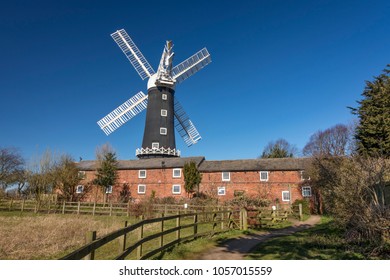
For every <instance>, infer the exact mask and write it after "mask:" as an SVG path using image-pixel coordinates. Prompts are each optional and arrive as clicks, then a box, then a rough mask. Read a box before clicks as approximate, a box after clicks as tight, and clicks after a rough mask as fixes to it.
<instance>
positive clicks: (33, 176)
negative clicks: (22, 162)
mask: <svg viewBox="0 0 390 280" xmlns="http://www.w3.org/2000/svg"><path fill="white" fill-rule="evenodd" d="M56 164H57V159H56V156H55V155H54V154H53V153H52V152H51V151H50V150H46V151H45V152H44V153H43V155H42V156H41V157H40V158H38V159H35V160H33V161H32V162H31V163H30V165H29V167H28V176H27V184H28V192H29V193H30V195H32V196H34V198H35V199H36V200H37V201H40V200H41V199H42V195H43V194H48V193H52V191H53V190H54V188H55V185H56V180H55V174H54V170H55V168H56Z"/></svg>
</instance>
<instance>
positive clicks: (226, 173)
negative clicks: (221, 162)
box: [222, 171, 230, 181]
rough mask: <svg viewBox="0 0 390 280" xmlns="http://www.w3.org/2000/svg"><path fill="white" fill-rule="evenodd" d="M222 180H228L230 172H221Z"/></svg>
mask: <svg viewBox="0 0 390 280" xmlns="http://www.w3.org/2000/svg"><path fill="white" fill-rule="evenodd" d="M222 181H230V172H226V171H225V172H222Z"/></svg>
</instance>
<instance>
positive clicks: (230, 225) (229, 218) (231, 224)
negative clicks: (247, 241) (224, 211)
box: [228, 211, 233, 229]
mask: <svg viewBox="0 0 390 280" xmlns="http://www.w3.org/2000/svg"><path fill="white" fill-rule="evenodd" d="M232 216H233V212H232V211H229V213H228V220H229V222H228V227H229V228H230V229H231V228H232V227H233V221H232Z"/></svg>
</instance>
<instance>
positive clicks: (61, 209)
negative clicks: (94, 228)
mask: <svg viewBox="0 0 390 280" xmlns="http://www.w3.org/2000/svg"><path fill="white" fill-rule="evenodd" d="M226 209H227V207H223V206H200V205H189V204H186V205H184V204H149V205H144V204H142V203H141V204H137V203H132V202H128V203H96V202H66V201H62V202H60V201H52V200H42V201H36V200H13V199H9V200H5V199H3V200H0V211H20V212H34V213H38V212H39V213H60V214H78V215H80V214H89V215H109V216H128V217H129V216H140V215H144V216H145V217H151V216H155V215H156V214H157V213H158V214H160V213H164V215H165V216H168V215H173V214H176V213H177V212H178V211H181V212H185V213H192V212H200V211H202V212H210V211H214V210H226Z"/></svg>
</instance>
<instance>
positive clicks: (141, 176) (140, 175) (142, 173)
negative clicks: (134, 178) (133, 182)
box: [138, 170, 146, 179]
mask: <svg viewBox="0 0 390 280" xmlns="http://www.w3.org/2000/svg"><path fill="white" fill-rule="evenodd" d="M138 178H141V179H142V178H146V170H139V171H138Z"/></svg>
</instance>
